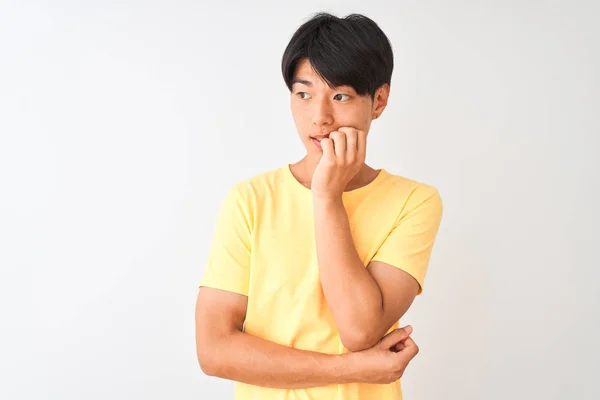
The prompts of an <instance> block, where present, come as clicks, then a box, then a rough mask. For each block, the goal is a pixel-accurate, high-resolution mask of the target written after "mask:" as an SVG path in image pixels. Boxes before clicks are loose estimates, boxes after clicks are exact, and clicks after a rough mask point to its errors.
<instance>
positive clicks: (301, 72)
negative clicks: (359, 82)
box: [292, 58, 354, 90]
mask: <svg viewBox="0 0 600 400" xmlns="http://www.w3.org/2000/svg"><path fill="white" fill-rule="evenodd" d="M294 81H300V82H302V83H306V84H308V86H325V87H328V85H327V82H325V81H324V80H323V79H322V78H321V77H320V76H319V74H318V73H317V72H316V71H315V70H314V68H313V67H312V64H311V63H310V60H309V59H308V58H304V59H302V60H301V61H299V62H298V66H297V67H296V71H295V73H294V78H293V81H292V82H294ZM341 87H343V88H348V89H352V90H354V89H353V88H352V87H350V86H346V85H343V86H341Z"/></svg>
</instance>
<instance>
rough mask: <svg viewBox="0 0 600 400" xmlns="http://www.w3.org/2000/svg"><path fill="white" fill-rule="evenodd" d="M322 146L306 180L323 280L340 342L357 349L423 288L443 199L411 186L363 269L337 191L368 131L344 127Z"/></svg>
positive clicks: (359, 158)
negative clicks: (403, 211) (401, 212)
mask: <svg viewBox="0 0 600 400" xmlns="http://www.w3.org/2000/svg"><path fill="white" fill-rule="evenodd" d="M334 143H335V144H334ZM321 146H322V148H323V156H322V157H321V159H320V160H319V164H318V165H317V168H316V169H315V172H314V175H313V180H312V182H311V189H312V193H313V208H314V220H315V238H316V247H317V258H318V263H319V272H320V276H321V285H322V287H323V292H324V294H325V298H326V299H327V303H328V304H329V307H330V309H331V311H332V315H333V318H334V319H335V322H336V324H337V326H338V330H339V332H340V337H341V339H342V342H343V343H344V346H346V348H347V349H349V350H351V351H360V350H362V349H366V348H369V347H370V346H372V345H373V344H374V343H376V342H377V340H379V339H380V338H381V337H382V335H384V334H385V332H387V331H388V330H389V329H390V328H391V326H392V325H393V324H394V323H395V322H397V321H398V320H399V319H400V318H401V317H402V315H404V313H405V312H406V311H407V310H408V308H409V307H410V305H411V304H412V302H413V301H414V298H415V296H416V295H417V294H419V293H420V291H421V290H422V286H421V285H422V282H423V279H424V274H425V271H426V270H427V264H428V262H429V256H430V254H431V249H432V246H433V242H434V240H435V236H436V234H437V230H438V227H439V223H440V219H441V212H442V207H441V200H440V197H439V194H438V192H437V190H435V189H434V188H431V187H426V186H425V185H422V188H424V189H425V192H423V190H422V189H421V188H416V189H415V190H414V191H413V193H412V194H411V197H410V199H412V200H411V201H410V203H411V204H409V203H408V202H407V204H405V207H404V208H405V209H407V210H409V211H408V212H407V213H406V214H404V215H402V217H401V218H400V220H399V221H396V224H395V226H394V229H393V230H392V232H391V233H390V235H389V236H388V238H386V240H385V242H384V243H383V245H382V246H381V247H380V249H379V250H378V252H377V254H376V255H375V257H374V258H373V260H372V261H371V262H370V263H369V265H368V266H367V268H366V269H365V267H364V265H363V264H362V261H361V260H360V258H359V256H358V254H357V252H356V247H355V246H354V243H353V241H352V234H351V231H350V225H349V222H348V217H347V215H346V210H345V209H344V204H343V202H342V195H343V192H344V188H345V186H346V184H347V183H348V182H349V181H350V180H351V178H352V177H353V176H354V175H355V174H356V173H357V172H358V171H359V169H360V167H361V166H362V165H363V163H364V160H365V155H366V133H365V132H364V131H360V130H356V129H354V128H350V127H342V128H339V129H338V131H334V132H331V134H330V136H329V138H326V139H323V140H322V141H321ZM432 189H433V190H432ZM417 192H418V194H417V195H415V193H417ZM410 199H409V200H410ZM405 271H410V274H409V273H407V272H405Z"/></svg>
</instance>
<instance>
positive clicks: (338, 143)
mask: <svg viewBox="0 0 600 400" xmlns="http://www.w3.org/2000/svg"><path fill="white" fill-rule="evenodd" d="M329 138H330V139H333V147H334V150H335V156H336V158H337V159H338V160H339V161H344V159H345V158H346V134H345V133H343V132H340V131H334V132H332V133H331V134H330V135H329Z"/></svg>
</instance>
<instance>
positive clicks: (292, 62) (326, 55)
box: [281, 12, 394, 98]
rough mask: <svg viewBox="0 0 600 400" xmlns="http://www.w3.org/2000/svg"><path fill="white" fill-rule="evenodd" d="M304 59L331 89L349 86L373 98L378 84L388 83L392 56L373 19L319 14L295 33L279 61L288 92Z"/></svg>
mask: <svg viewBox="0 0 600 400" xmlns="http://www.w3.org/2000/svg"><path fill="white" fill-rule="evenodd" d="M304 58H308V60H309V61H310V63H311V66H312V67H313V69H314V70H315V72H316V73H317V74H318V75H319V76H320V77H321V78H322V79H323V80H324V81H325V82H326V83H327V84H328V85H329V86H330V87H332V88H335V87H339V86H351V87H352V88H354V90H356V92H357V93H358V94H359V95H360V96H364V95H366V94H369V95H370V96H371V98H373V97H374V95H375V91H376V90H377V89H378V88H379V87H380V86H381V85H383V84H386V83H387V84H388V85H390V84H391V79H392V70H393V69H394V55H393V52H392V46H391V44H390V41H389V39H388V38H387V36H386V35H385V33H383V31H382V30H381V29H380V28H379V26H378V25H377V24H376V23H375V22H374V21H373V20H371V19H370V18H368V17H366V16H364V15H361V14H350V15H348V16H346V17H345V18H339V17H336V16H334V15H332V14H329V13H323V12H321V13H317V14H315V15H314V16H313V17H312V18H310V19H309V20H308V21H307V22H305V23H304V24H302V25H301V26H300V27H299V28H298V29H297V30H296V32H295V33H294V34H293V36H292V38H291V39H290V42H289V43H288V45H287V47H286V49H285V51H284V53H283V58H282V60H281V72H282V73H283V79H284V80H285V83H286V85H287V87H288V89H289V90H290V91H291V90H292V80H293V79H294V74H295V73H296V69H297V66H298V63H299V62H300V61H301V60H303V59H304Z"/></svg>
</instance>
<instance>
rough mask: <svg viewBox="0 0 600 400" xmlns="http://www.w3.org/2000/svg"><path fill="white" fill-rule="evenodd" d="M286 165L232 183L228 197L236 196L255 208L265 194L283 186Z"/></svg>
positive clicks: (240, 200)
mask: <svg viewBox="0 0 600 400" xmlns="http://www.w3.org/2000/svg"><path fill="white" fill-rule="evenodd" d="M283 168H284V167H280V168H276V169H271V170H267V171H263V172H261V173H258V174H256V175H253V176H251V177H249V178H246V179H243V180H240V181H237V182H235V183H234V184H232V185H231V186H230V188H229V193H228V195H227V197H230V198H235V199H237V201H239V202H241V203H244V204H245V205H246V206H247V207H249V208H253V207H255V206H256V204H257V203H260V201H261V199H264V197H265V196H268V195H269V194H271V193H273V192H274V191H275V189H277V188H281V187H282V186H283V180H284V170H283Z"/></svg>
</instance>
